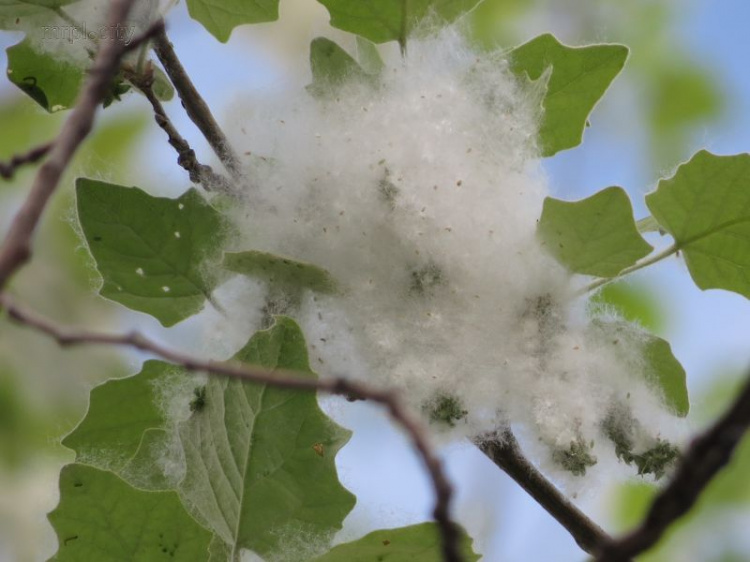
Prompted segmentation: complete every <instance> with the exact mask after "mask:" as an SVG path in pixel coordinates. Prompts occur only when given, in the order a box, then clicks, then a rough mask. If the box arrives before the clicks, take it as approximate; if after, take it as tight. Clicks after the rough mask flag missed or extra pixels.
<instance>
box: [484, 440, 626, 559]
mask: <svg viewBox="0 0 750 562" xmlns="http://www.w3.org/2000/svg"><path fill="white" fill-rule="evenodd" d="M474 443H475V445H476V446H477V447H479V450H480V451H482V452H483V453H484V454H485V455H487V457H489V459H490V460H491V461H492V462H494V463H495V464H496V465H497V466H498V467H500V468H501V469H502V470H503V471H504V472H505V473H506V474H507V475H508V476H510V477H511V478H512V479H513V480H514V481H515V482H516V483H517V484H518V485H519V486H521V488H523V489H524V490H525V491H526V492H527V493H528V494H529V495H530V496H531V497H532V498H534V499H535V500H536V501H537V503H539V505H541V506H542V507H543V508H544V509H545V510H546V511H547V513H549V514H550V515H551V516H552V517H554V518H555V519H556V520H557V522H558V523H560V525H562V526H563V527H565V529H567V531H568V532H569V533H570V534H571V536H572V537H573V538H574V539H575V541H576V543H578V546H580V547H581V548H582V549H583V550H584V551H585V552H587V553H589V554H596V553H597V552H599V549H600V548H601V545H602V544H605V543H607V542H610V541H611V540H612V539H611V538H610V537H609V535H607V533H606V532H604V530H602V528H601V527H599V525H597V524H596V523H594V522H593V521H592V520H591V519H589V518H588V517H587V516H586V515H585V514H584V513H583V512H582V511H580V510H579V509H578V508H577V507H576V506H575V505H573V504H572V503H571V502H570V500H568V498H566V497H565V496H564V495H563V494H562V493H561V492H560V491H559V490H558V489H557V488H556V487H555V485H554V484H552V482H550V481H549V480H547V478H545V476H544V475H543V474H542V473H541V472H539V470H537V468H536V467H535V466H534V465H533V464H531V462H530V461H529V460H528V459H527V458H526V457H525V456H524V454H523V451H521V447H520V446H519V444H518V441H517V440H516V438H515V436H514V435H513V433H512V432H511V431H510V430H509V429H507V430H505V431H503V432H501V433H500V434H491V435H481V436H479V437H477V438H476V439H475V440H474Z"/></svg>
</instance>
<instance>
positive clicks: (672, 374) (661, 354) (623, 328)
mask: <svg viewBox="0 0 750 562" xmlns="http://www.w3.org/2000/svg"><path fill="white" fill-rule="evenodd" d="M593 327H594V328H596V329H598V332H596V334H597V335H598V336H599V337H600V338H601V339H600V342H601V343H600V345H602V346H608V347H610V348H611V349H613V350H614V351H615V352H616V353H621V351H620V350H621V349H622V348H623V346H622V344H621V343H620V340H622V339H624V340H626V341H629V342H630V343H632V344H635V345H638V346H640V349H641V357H642V358H643V364H642V365H634V367H637V368H638V369H637V370H638V371H640V372H642V373H643V375H644V376H645V377H646V380H647V382H648V383H649V384H651V385H652V386H653V387H654V389H655V390H656V392H657V393H658V394H659V395H660V396H661V398H662V400H663V401H664V404H665V405H666V406H667V408H669V409H670V410H671V411H672V412H673V413H674V414H676V415H678V416H681V417H684V416H686V415H687V414H688V412H689V410H690V400H689V398H688V389H687V379H686V375H685V369H683V368H682V365H680V362H679V361H678V360H677V359H676V358H675V356H674V355H673V354H672V347H671V346H670V345H669V342H667V341H666V340H663V339H662V338H660V337H658V336H655V335H653V334H650V333H648V332H645V331H642V330H641V331H635V330H634V328H633V326H632V325H630V324H627V323H625V322H622V321H614V322H609V321H602V320H600V319H594V321H593ZM622 357H623V359H624V360H625V361H631V359H630V358H629V357H627V356H626V355H625V356H622Z"/></svg>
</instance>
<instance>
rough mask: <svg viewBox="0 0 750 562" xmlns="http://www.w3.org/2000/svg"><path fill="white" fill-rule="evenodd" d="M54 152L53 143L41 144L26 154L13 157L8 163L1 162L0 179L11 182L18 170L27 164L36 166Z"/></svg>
mask: <svg viewBox="0 0 750 562" xmlns="http://www.w3.org/2000/svg"><path fill="white" fill-rule="evenodd" d="M50 150H52V143H51V142H48V143H46V144H40V145H39V146H35V147H34V148H32V149H31V150H29V151H28V152H25V153H24V154H17V155H15V156H13V157H12V158H11V159H10V160H9V161H8V162H0V177H2V178H3V179H6V180H9V179H10V178H12V177H13V175H14V174H15V173H16V170H17V169H18V168H20V167H21V166H23V165H25V164H34V163H36V162H39V160H41V159H42V158H44V157H45V156H47V154H48V153H49V151H50Z"/></svg>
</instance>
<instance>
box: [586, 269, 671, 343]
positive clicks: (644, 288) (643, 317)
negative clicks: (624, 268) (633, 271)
mask: <svg viewBox="0 0 750 562" xmlns="http://www.w3.org/2000/svg"><path fill="white" fill-rule="evenodd" d="M589 305H590V308H591V310H592V312H593V313H594V314H595V315H596V314H601V313H604V312H608V311H609V310H614V311H615V312H616V313H617V314H618V315H619V316H620V317H621V318H623V319H625V320H627V321H628V322H635V323H637V324H639V325H641V326H643V327H644V328H646V329H648V330H650V331H652V332H659V331H661V330H662V329H663V328H664V310H663V308H662V306H661V303H660V299H659V296H658V295H657V294H654V292H653V291H652V290H651V289H650V286H649V285H647V284H645V283H643V284H641V283H635V282H632V281H630V280H628V281H620V282H618V283H608V284H607V285H604V287H602V288H601V289H600V290H599V291H597V292H596V293H595V294H594V295H592V296H591V298H590V299H589Z"/></svg>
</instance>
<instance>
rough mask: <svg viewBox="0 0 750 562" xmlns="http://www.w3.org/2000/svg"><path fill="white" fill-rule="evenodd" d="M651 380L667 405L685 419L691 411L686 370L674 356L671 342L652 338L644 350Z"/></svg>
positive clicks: (648, 340) (647, 341) (655, 337)
mask: <svg viewBox="0 0 750 562" xmlns="http://www.w3.org/2000/svg"><path fill="white" fill-rule="evenodd" d="M643 357H644V359H645V360H646V364H647V367H648V376H649V380H650V381H651V382H652V383H653V384H654V385H655V386H656V387H657V388H658V389H659V390H660V391H661V393H662V398H663V399H664V402H665V404H666V405H667V406H668V407H669V409H671V410H672V411H673V412H674V413H675V414H677V415H678V416H680V417H685V416H687V415H688V412H689V411H690V399H689V398H688V390H687V380H686V375H685V369H683V368H682V365H680V362H679V361H677V359H676V358H675V356H674V355H673V354H672V347H671V346H670V345H669V342H667V341H666V340H663V339H662V338H659V337H657V336H650V337H649V338H648V339H647V340H646V344H645V346H644V349H643Z"/></svg>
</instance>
